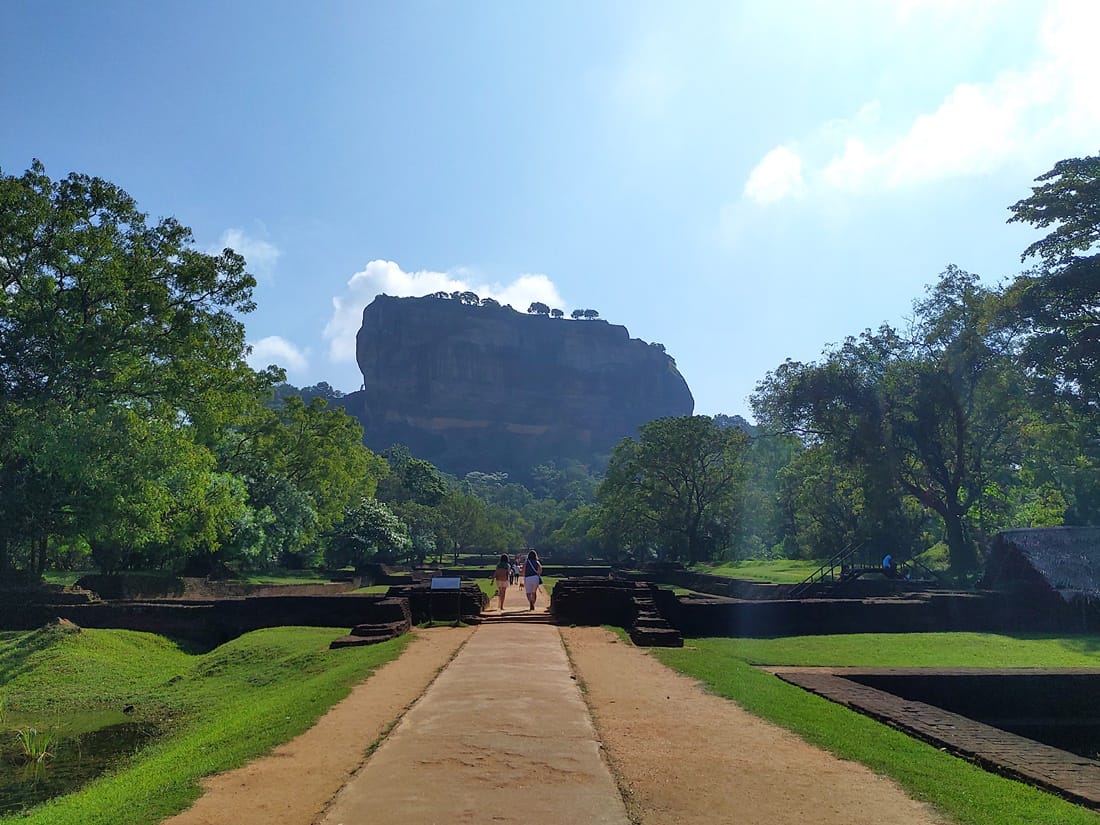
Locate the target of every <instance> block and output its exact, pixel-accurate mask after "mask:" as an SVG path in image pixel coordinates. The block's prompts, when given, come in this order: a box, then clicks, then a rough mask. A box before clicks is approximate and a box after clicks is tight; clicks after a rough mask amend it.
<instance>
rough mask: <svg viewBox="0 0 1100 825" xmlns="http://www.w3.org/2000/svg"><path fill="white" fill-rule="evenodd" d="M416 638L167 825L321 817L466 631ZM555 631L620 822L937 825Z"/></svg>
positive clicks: (688, 687) (815, 756) (238, 824)
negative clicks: (577, 684) (607, 770)
mask: <svg viewBox="0 0 1100 825" xmlns="http://www.w3.org/2000/svg"><path fill="white" fill-rule="evenodd" d="M540 606H541V605H540ZM485 629H486V631H489V632H490V633H491V632H499V629H500V628H499V627H498V628H494V627H486V628H485ZM545 630H547V631H550V630H552V628H549V627H545ZM415 632H416V635H417V638H416V640H415V641H414V642H413V644H411V645H410V646H409V647H408V649H407V650H406V651H405V653H404V654H403V655H402V656H401V657H400V658H399V659H397V660H396V661H394V662H391V663H390V664H388V665H386V666H385V667H383V668H381V669H379V670H378V671H377V672H376V673H375V674H374V675H373V676H372V677H371V678H369V679H368V680H366V681H365V682H363V683H362V684H361V685H359V686H358V687H357V688H355V690H354V691H353V692H352V694H351V695H350V696H349V697H348V698H347V699H346V700H344V701H343V702H341V703H340V704H338V705H336V706H335V707H333V708H332V709H331V710H330V711H329V713H328V714H326V715H325V716H324V717H323V718H322V719H321V720H320V721H319V722H318V723H317V725H316V726H315V727H313V728H312V729H311V730H309V731H307V732H306V733H304V734H303V735H302V736H300V737H298V738H297V739H295V740H293V741H291V742H289V743H287V744H286V745H283V746H281V747H279V748H277V749H276V750H275V751H274V752H273V753H272V754H271V755H269V756H267V757H264V758H261V759H258V760H256V761H255V762H252V763H250V764H249V765H246V766H244V767H243V768H241V769H239V770H236V771H231V772H229V773H227V774H223V775H220V776H216V777H212V778H210V779H209V780H207V781H206V782H204V783H203V787H204V795H203V796H202V798H201V799H199V800H198V802H196V804H195V806H194V807H193V808H191V809H190V810H189V811H186V812H184V813H182V814H180V815H178V816H175V817H173V818H171V819H169V820H166V823H169V824H170V825H269V823H273V822H277V823H280V825H315V823H318V822H320V821H321V820H322V818H323V817H324V815H325V812H326V809H327V810H328V811H329V813H333V812H334V811H335V810H336V809H335V808H331V807H328V806H331V805H332V804H333V802H332V800H333V799H334V798H335V797H336V794H337V792H338V791H340V789H341V788H342V787H344V786H345V785H347V784H348V781H349V779H350V778H351V777H352V775H353V774H354V773H356V771H358V770H359V769H360V768H361V767H362V766H363V765H364V764H366V763H367V758H366V755H365V754H366V750H367V748H369V747H370V746H371V744H373V743H375V742H376V741H378V740H379V739H380V738H381V737H383V736H385V735H386V734H387V732H388V731H389V730H390V729H391V727H392V726H393V724H394V722H395V721H396V720H398V719H399V718H401V717H402V715H403V714H404V713H405V711H406V710H408V709H409V707H410V706H411V705H412V704H413V703H414V702H415V701H416V700H417V698H418V697H420V696H421V695H422V694H423V693H424V692H425V691H426V689H427V688H428V686H429V685H430V684H431V683H432V682H433V680H434V679H435V677H436V675H437V674H438V672H439V670H440V668H442V667H444V666H445V665H446V664H447V663H448V662H450V661H451V659H452V657H453V656H454V654H455V652H456V651H457V650H458V648H459V647H460V646H461V645H462V644H463V643H464V642H465V641H466V640H467V639H469V637H470V635H471V634H472V633H474V632H475V631H474V630H472V629H470V628H462V629H453V628H437V629H433V630H429V631H415ZM560 632H561V635H562V637H563V639H564V640H565V643H566V646H567V648H568V651H569V655H570V658H571V661H572V663H573V667H574V668H575V670H576V674H577V675H578V676H579V678H580V680H581V682H582V683H583V685H584V689H585V701H586V702H587V704H588V707H589V708H590V709H591V712H592V716H593V721H594V723H595V728H596V732H597V733H598V735H599V737H600V739H601V743H602V744H601V747H602V748H603V750H604V753H605V755H606V757H607V760H608V762H609V763H610V765H611V768H612V771H613V773H614V775H615V778H616V780H617V781H618V783H619V786H620V789H621V790H622V792H623V797H624V798H625V800H626V805H627V811H628V813H629V815H630V817H631V819H632V821H634V822H636V823H640V825H688V824H689V823H692V824H693V823H700V825H702V823H707V824H708V825H710V823H716V822H717V823H722V822H737V823H738V824H739V825H754V823H760V824H761V825H763V823H768V825H785V824H786V823H790V825H795V823H798V825H802V823H806V822H813V823H815V825H872V824H873V825H881V823H884V822H885V823H890V825H943V823H944V822H945V820H943V819H941V818H938V817H937V816H936V814H935V813H934V812H933V811H932V810H931V809H929V808H928V807H926V806H924V805H922V804H920V803H917V802H915V801H913V800H911V799H909V798H908V797H907V796H906V795H905V794H904V793H903V792H902V791H901V790H900V789H899V788H898V786H897V785H895V784H894V783H893V782H892V781H890V780H888V779H884V778H882V777H879V776H876V775H875V774H873V773H871V772H870V771H869V770H868V769H866V768H864V767H863V766H861V765H858V764H855V763H851V762H844V761H841V760H839V759H837V758H835V757H833V756H831V755H830V754H827V753H825V752H823V751H820V750H817V749H816V748H813V747H811V746H809V745H807V744H806V743H805V742H803V741H802V740H800V739H798V738H797V737H795V736H794V735H793V734H790V733H788V732H786V731H784V730H782V729H780V728H777V727H775V726H773V725H771V724H768V723H766V722H764V721H762V720H760V719H758V718H757V717H755V716H752V715H750V714H748V713H747V712H745V711H743V710H741V709H740V708H739V707H738V706H737V705H735V704H733V703H732V702H728V701H726V700H724V699H721V698H719V697H716V696H714V695H712V694H709V693H707V692H706V691H704V690H703V689H702V688H701V687H700V686H699V685H698V683H696V682H694V681H693V680H691V679H688V678H686V677H684V676H681V675H679V674H677V673H674V672H672V671H670V670H668V669H667V668H665V667H664V666H663V665H661V664H660V663H659V662H658V661H657V660H656V659H654V658H653V657H651V656H649V655H647V654H646V653H645V652H644V651H643V650H640V649H638V648H635V647H633V646H632V645H630V644H627V643H623V642H621V641H619V639H618V637H616V636H615V635H614V634H611V633H609V632H608V631H606V630H603V629H601V628H562V629H561V631H560ZM479 658H480V660H481V661H487V660H491V657H479ZM528 677H529V673H528V672H527V671H524V676H523V679H521V680H520V681H519V682H518V683H517V684H516V686H515V689H516V690H519V691H522V688H523V682H524V681H529V678H528ZM486 678H489V674H486ZM475 715H476V714H475ZM550 718H553V714H552V713H551V714H550ZM475 724H476V720H475V721H471V725H475ZM370 764H373V762H371V763H370ZM504 767H506V766H504ZM485 769H486V770H489V771H492V772H493V773H494V775H495V774H498V773H500V771H501V770H502V766H501V765H497V764H494V763H493V762H492V760H489V762H488V763H487V764H486V766H485ZM535 784H536V785H537V784H538V783H535ZM445 785H446V783H443V784H437V785H436V786H435V787H439V788H441V789H442V788H444V787H445ZM532 787H533V786H532ZM519 790H522V789H519ZM611 792H612V793H613V791H611ZM620 804H621V803H620ZM519 810H522V805H521V807H520V808H519ZM380 821H382V820H380ZM544 821H545V822H546V823H548V825H556V823H557V822H558V821H560V820H553V819H547V820H544Z"/></svg>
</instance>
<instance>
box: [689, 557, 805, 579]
mask: <svg viewBox="0 0 1100 825" xmlns="http://www.w3.org/2000/svg"><path fill="white" fill-rule="evenodd" d="M820 566H821V562H819V561H813V560H806V559H775V560H772V561H766V560H764V559H747V560H745V561H728V562H726V563H725V564H716V565H710V564H697V565H695V566H693V567H692V568H691V570H692V572H693V573H707V574H709V575H711V576H725V577H726V578H730V579H748V580H749V581H760V582H774V583H775V584H798V583H799V582H800V581H803V580H805V579H806V577H807V576H809V575H810V574H811V573H813V572H814V571H816V570H817V569H818V568H819V567H820Z"/></svg>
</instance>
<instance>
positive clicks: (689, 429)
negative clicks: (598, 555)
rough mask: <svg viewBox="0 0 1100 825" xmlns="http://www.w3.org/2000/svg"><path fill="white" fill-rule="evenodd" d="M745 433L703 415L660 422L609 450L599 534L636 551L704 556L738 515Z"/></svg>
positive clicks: (680, 557)
mask: <svg viewBox="0 0 1100 825" xmlns="http://www.w3.org/2000/svg"><path fill="white" fill-rule="evenodd" d="M747 450H748V436H746V435H745V433H743V432H742V431H741V430H737V429H724V428H722V427H719V426H718V425H717V424H716V423H715V422H714V419H712V418H709V417H707V416H703V415H695V416H683V417H680V418H659V419H657V420H655V421H650V422H649V423H648V424H645V425H644V426H642V428H641V429H640V430H639V434H638V440H637V441H635V440H634V439H631V438H626V439H623V440H622V441H621V442H619V444H618V445H616V447H615V449H614V450H613V451H612V453H611V462H610V464H609V465H608V468H607V475H606V477H605V478H604V481H603V482H602V483H601V484H600V487H599V490H598V491H597V500H598V501H599V504H600V507H601V515H600V530H601V534H602V535H603V536H604V537H605V538H606V539H608V540H609V541H616V542H617V543H619V544H620V545H624V546H628V547H630V548H631V549H633V550H634V551H635V554H636V555H637V554H640V553H642V552H647V551H648V550H650V549H652V550H654V551H656V553H657V554H658V556H659V557H664V558H670V559H676V560H684V561H689V562H696V561H703V560H706V559H710V558H712V557H713V555H714V554H715V553H716V552H717V551H718V550H720V549H722V548H723V547H724V546H725V544H726V543H727V541H728V539H729V537H730V535H731V533H732V531H733V529H734V528H735V527H736V525H737V521H738V518H739V517H740V513H739V507H738V492H739V489H740V486H741V484H742V482H743V480H744V474H745V455H746V452H747Z"/></svg>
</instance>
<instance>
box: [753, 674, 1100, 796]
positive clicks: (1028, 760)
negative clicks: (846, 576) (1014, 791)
mask: <svg viewBox="0 0 1100 825" xmlns="http://www.w3.org/2000/svg"><path fill="white" fill-rule="evenodd" d="M767 670H769V671H771V672H772V673H774V674H775V675H776V676H778V677H779V678H780V679H783V680H784V681H785V682H789V683H791V684H792V685H797V686H798V687H801V688H804V689H805V690H808V691H810V692H812V693H816V694H817V695H819V696H823V697H824V698H826V699H829V700H831V701H833V702H837V703H839V704H841V705H846V706H847V707H850V708H852V709H853V710H856V711H859V712H860V713H863V714H865V715H867V716H870V717H872V718H874V719H877V720H879V721H880V722H884V723H886V724H888V725H890V726H892V727H895V728H899V729H900V730H903V731H905V732H906V733H909V734H910V735H912V736H915V737H917V738H919V739H922V740H924V741H926V742H929V743H931V744H933V745H935V746H937V747H940V748H944V749H946V750H947V751H949V752H950V753H953V754H955V755H956V756H959V757H962V758H963V759H967V760H969V761H971V762H974V763H976V764H978V765H980V766H981V767H983V768H985V769H986V770H989V771H992V772H995V773H999V774H1002V775H1004V776H1009V777H1011V778H1013V779H1018V780H1020V781H1022V782H1027V783H1029V784H1032V785H1036V786H1038V787H1040V788H1043V789H1044V790H1047V791H1050V792H1051V793H1054V794H1057V795H1059V796H1062V797H1064V798H1066V799H1069V800H1070V801H1072V802H1076V803H1078V804H1080V805H1084V806H1086V807H1089V808H1093V809H1100V762H1096V761H1094V760H1091V759H1086V758H1084V757H1082V756H1077V755H1076V754H1073V753H1069V752H1068V751H1064V750H1060V749H1058V748H1053V747H1050V746H1049V745H1044V744H1042V743H1041V742H1036V741H1034V740H1033V739H1027V738H1025V737H1023V736H1018V735H1016V734H1014V733H1009V732H1008V731H1004V730H1000V729H999V728H994V727H991V726H990V725H986V724H983V723H982V722H977V721H975V720H973V719H970V718H968V717H966V716H960V715H959V714H957V713H952V712H950V711H947V710H944V709H943V708H939V707H936V706H934V705H928V704H925V703H923V702H916V701H911V700H909V699H903V698H901V697H899V696H895V695H894V694H892V693H887V692H885V691H882V690H877V689H875V688H872V687H868V686H866V685H862V684H860V683H859V682H856V681H853V680H852V679H849V678H846V677H848V676H860V675H868V676H878V675H890V676H906V675H912V676H918V675H921V676H930V675H931V676H934V675H937V674H942V675H952V674H959V673H968V674H979V673H980V674H997V675H1017V674H1018V675H1033V674H1035V673H1036V672H1037V670H1036V669H1028V670H1024V669H1021V670H1012V669H999V670H980V671H979V670H974V669H970V668H965V669H954V670H934V669H925V668H920V669H918V668H874V669H872V668H782V667H771V668H767ZM1043 672H1046V673H1059V674H1071V673H1083V672H1086V671H1080V670H1047V671H1043ZM1092 673H1094V674H1095V673H1096V671H1092Z"/></svg>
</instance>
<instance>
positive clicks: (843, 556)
mask: <svg viewBox="0 0 1100 825" xmlns="http://www.w3.org/2000/svg"><path fill="white" fill-rule="evenodd" d="M862 549H863V545H862V544H854V545H853V544H849V545H848V546H847V547H845V548H844V549H843V550H841V551H840V552H839V553H836V554H835V555H833V557H832V558H830V559H829V560H828V561H827V562H825V563H824V564H822V565H821V567H819V568H817V570H815V571H814V572H813V573H811V574H810V575H809V576H807V577H806V578H805V579H803V580H802V581H800V582H799V583H798V584H796V585H795V586H794V587H792V588H791V591H790V593H789V594H788V595H787V598H789V599H797V598H798V597H799V596H801V595H803V594H804V593H806V592H807V591H809V590H810V589H811V588H813V587H814V586H815V585H818V584H821V583H822V582H824V581H829V582H833V583H835V582H838V581H840V580H841V579H842V578H843V577H844V573H845V571H846V570H847V569H848V567H849V565H848V562H850V561H851V560H852V557H853V556H854V555H855V554H856V553H858V552H859V551H860V550H862Z"/></svg>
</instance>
